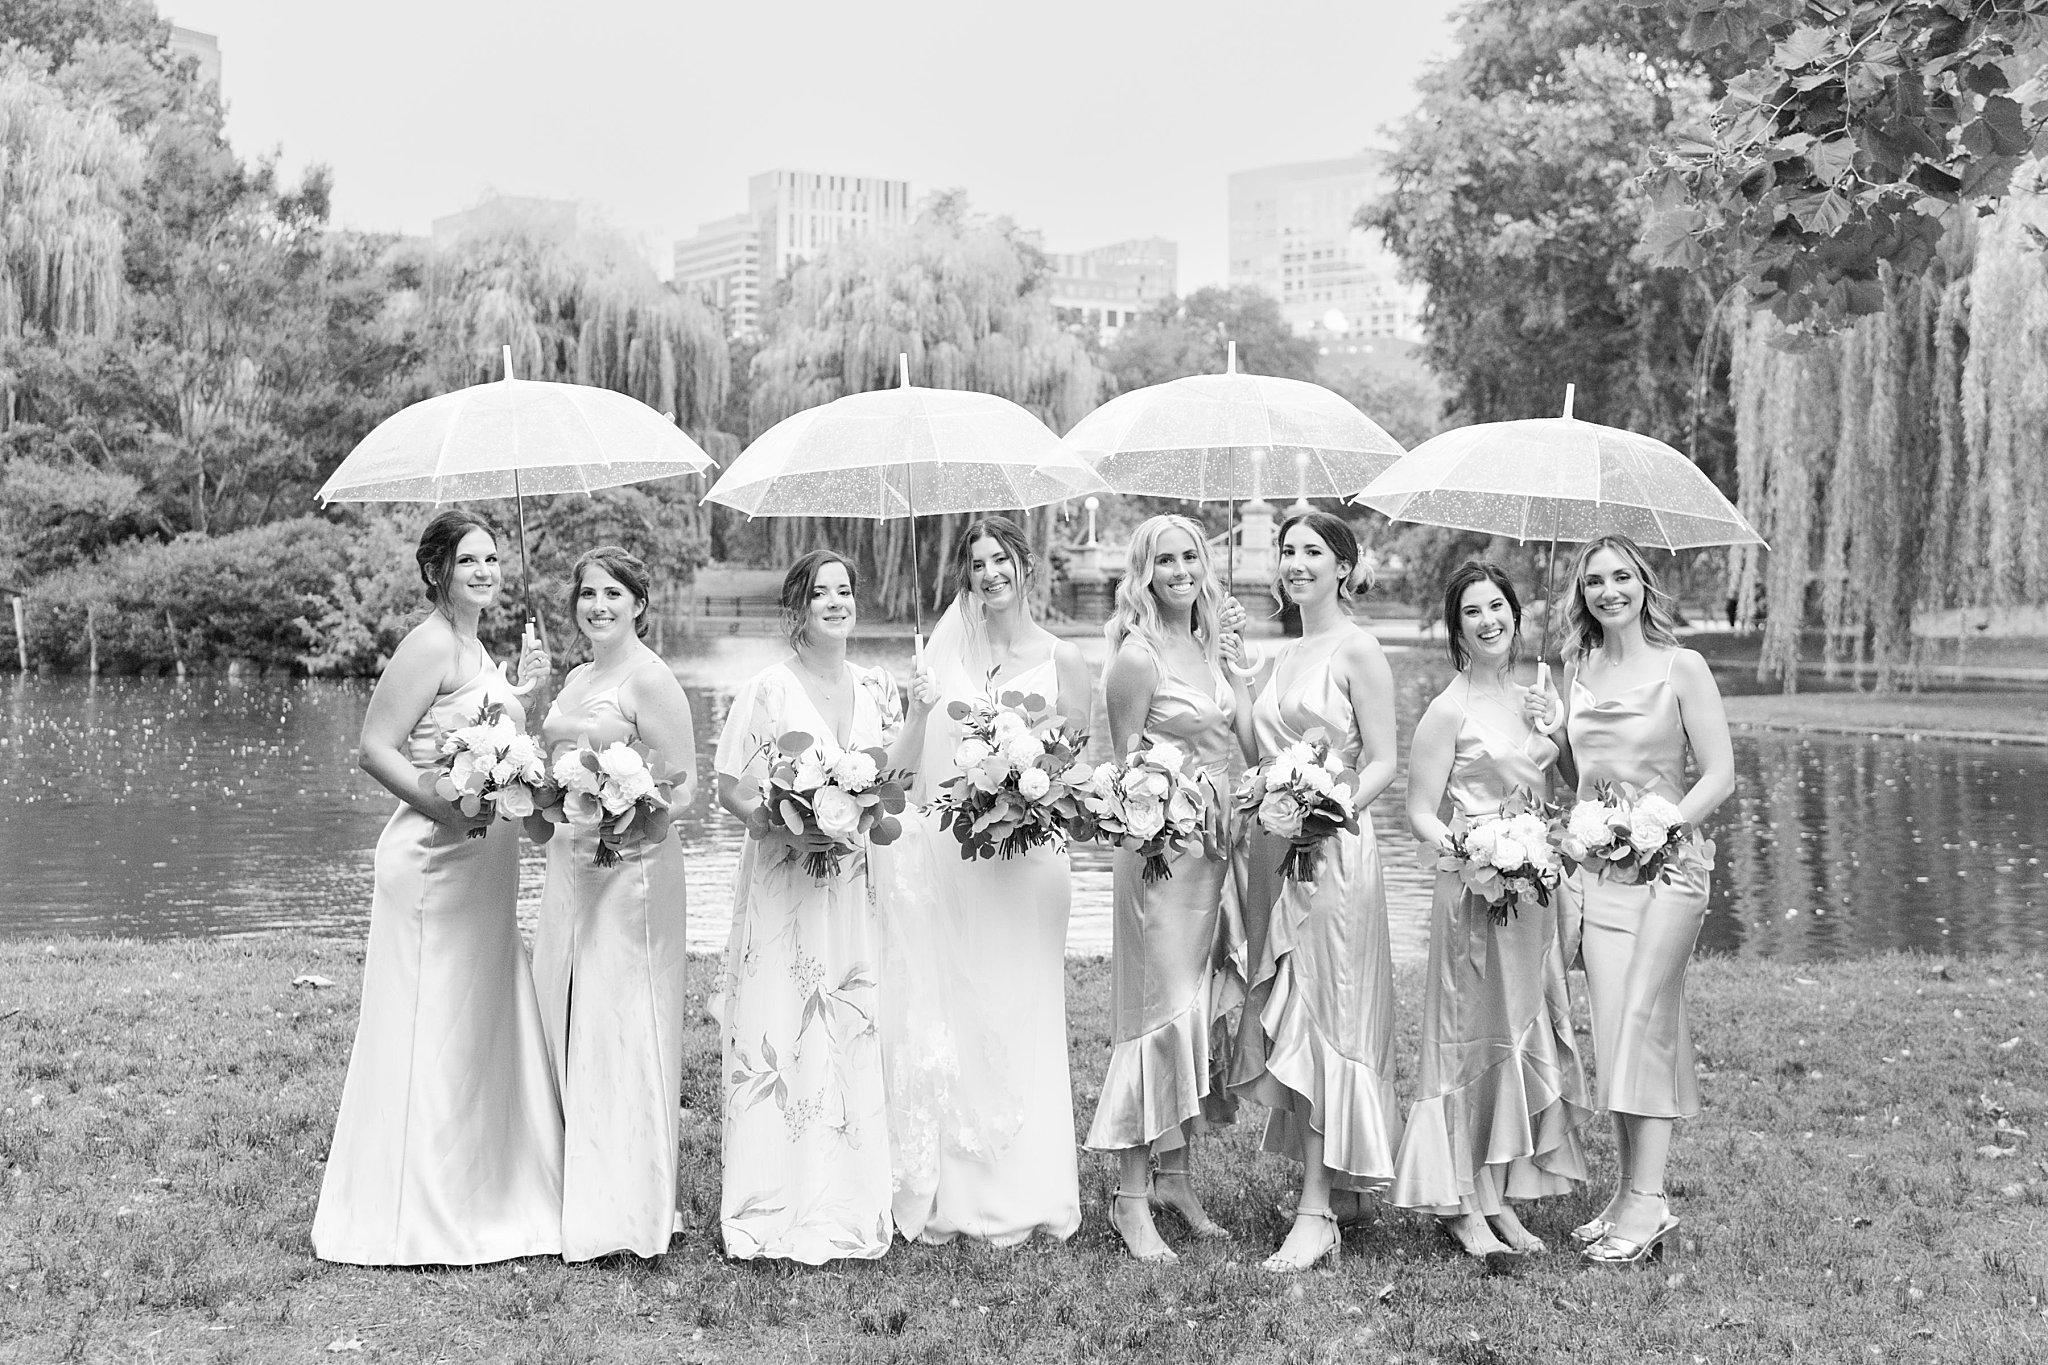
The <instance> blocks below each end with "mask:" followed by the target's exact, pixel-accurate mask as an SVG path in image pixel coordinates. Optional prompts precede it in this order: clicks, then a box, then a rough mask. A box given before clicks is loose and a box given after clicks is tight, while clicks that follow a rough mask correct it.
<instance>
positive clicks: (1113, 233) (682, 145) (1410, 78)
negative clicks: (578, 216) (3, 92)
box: [159, 0, 1458, 291]
mask: <svg viewBox="0 0 2048 1365" xmlns="http://www.w3.org/2000/svg"><path fill="white" fill-rule="evenodd" d="M159 3H160V8H161V10H162V12H163V13H164V15H165V17H166V18H168V19H171V20H172V21H173V22H176V23H179V24H183V25H185V26H186V27H188V28H196V29H200V30H203V31H205V32H209V33H213V34H216V35H218V37H219V39H220V45H221V54H222V61H223V64H224V70H225V75H224V81H223V84H224V86H225V96H226V100H227V107H228V133H229V135H230V137H231V138H232V139H233V141H234V144H235V146H236V148H237V150H238V151H240V152H241V153H243V154H244V155H245V156H256V155H260V154H263V153H265V152H267V151H270V150H273V149H274V150H277V151H279V152H281V153H282V162H283V165H284V167H285V168H286V171H287V173H289V174H293V175H296V173H297V171H298V170H299V168H301V167H303V166H305V165H306V164H308V163H309V162H314V161H324V162H326V163H327V164H328V165H330V166H331V167H333V169H334V173H335V201H334V202H335V217H336V219H337V221H338V222H340V223H341V224H342V225H344V226H348V227H358V228H368V229H384V230H394V231H402V232H414V233H424V232H426V231H427V229H428V226H429V224H430V223H431V222H432V220H433V219H434V218H435V217H437V216H439V215H441V214H444V213H449V212H452V211H454V210H457V209H461V208H466V207H468V206H470V205H472V204H474V203H475V202H477V200H478V199H480V198H482V197H483V196H484V195H485V194H486V193H487V192H488V191H490V190H497V191H499V192H501V193H505V194H529V195H541V196H547V197H554V198H573V199H580V200H583V201H585V202H586V203H589V204H591V205H593V206H595V207H596V208H597V209H598V210H599V212H600V213H601V214H602V215H603V216H604V217H606V218H608V219H609V220H611V221H612V222H613V223H615V224H617V225H618V226H619V227H621V228H624V229H625V230H627V231H628V232H630V233H632V234H634V235H635V236H637V237H640V238H642V239H643V240H645V241H646V242H647V244H648V246H649V250H650V254H652V255H654V256H656V257H658V258H660V259H661V260H663V261H664V262H665V261H666V260H667V258H668V255H669V244H670V243H671V242H672V241H673V240H674V239H675V238H677V237H680V236H688V235H690V234H691V233H692V232H694V231H695V230H696V227H697V225H698V224H699V223H701V222H705V221H708V220H710V219H714V218H720V217H724V216H726V215H729V214H733V213H737V212H739V211H740V210H741V209H742V208H744V207H745V206H746V181H747V177H748V176H749V175H752V174H754V173H755V172H757V171H763V170H771V169H774V168H776V167H789V168H792V169H800V170H812V171H828V172H833V173H840V174H849V175H878V176H888V177H892V178H897V179H906V180H909V181H910V182H911V187H912V191H913V193H915V194H917V195H920V196H922V195H923V194H925V193H927V192H928V191H930V190H933V189H938V188H946V187H955V186H957V187H960V188H963V189H965V190H966V191H967V192H968V195H969V198H970V200H971V202H972V203H973V205H974V206H975V207H976V208H977V209H980V210H983V211H986V212H991V213H1007V214H1009V215H1010V216H1011V217H1013V218H1015V219H1016V220H1017V221H1018V222H1019V223H1021V224H1023V225H1025V226H1027V227H1034V228H1037V229H1039V230H1040V231H1041V232H1042V233H1043V234H1044V238H1045V243H1046V245H1047V247H1049V248H1050V249H1052V250H1055V251H1077V250H1085V249H1087V248H1090V247H1095V246H1101V245H1104V244H1106V243H1109V242H1113V241H1118V240H1121V239H1123V238H1127V237H1144V236H1153V235H1158V236H1163V237H1170V238H1172V239H1173V240H1175V241H1177V242H1178V243H1179V244H1180V262H1181V288H1182V290H1183V291H1186V290H1190V289H1194V288H1196V287H1199V286H1200V285H1203V284H1207V283H1211V282H1220V281H1221V280H1222V279H1223V277H1224V274H1225V270H1226V263H1225V249H1226V243H1225V236H1226V229H1227V224H1226V208H1225V180H1226V177H1227V176H1228V175H1229V173H1230V172H1232V171H1235V170H1246V169H1250V168H1252V167H1256V166H1263V165H1271V164H1274V163H1278V162H1286V161H1312V160H1319V159H1322V158H1326V157H1338V156H1347V155H1350V154H1351V153H1353V152H1355V151H1357V150H1358V149H1359V148H1361V147H1364V146H1367V145H1370V144H1374V143H1383V142H1384V138H1383V137H1381V136H1380V130H1381V129H1382V128H1384V127H1386V126H1387V125H1388V124H1390V123H1392V122H1394V121H1396V120H1397V119H1399V118H1400V117H1401V116H1402V115H1403V114H1405V113H1406V112H1407V111H1408V110H1410V109H1411V108H1412V107H1413V105H1414V102H1415V93H1414V82H1415V78H1416V76H1417V75H1418V74H1419V73H1420V72H1421V70H1422V69H1423V67H1424V65H1425V64H1426V63H1428V62H1429V61H1431V60H1434V59H1439V58H1441V57H1443V56H1444V55H1446V53H1447V52H1448V51H1449V47H1450V35H1451V29H1450V21H1449V14H1450V12H1451V11H1452V10H1453V9H1454V8H1455V7H1456V5H1457V3H1458V0H1398V2H1397V3H1395V2H1390V0H1235V2H1234V3H1229V4H1220V3H1216V2H1215V0H1178V2H1177V3H1174V2H1169V0H1032V2H1029V3H1025V2H1022V0H1020V2H1019V3H1013V4H1000V5H998V4H987V3H977V2H976V0H900V2H899V3H861V0H730V2H729V3H724V4H718V5H711V4H705V3H702V2H701V0H580V3H572V4H563V3H560V0H553V2H552V3H546V4H542V3H536V2H535V0H497V3H490V4H482V3H473V2H472V0H406V2H403V3H401V2H400V0H352V3H349V4H346V5H325V4H323V5H312V4H303V3H293V2H292V0H159ZM571 15H574V16H575V17H573V18H571V17H569V16H571ZM665 269H666V267H665V266H664V273H665Z"/></svg>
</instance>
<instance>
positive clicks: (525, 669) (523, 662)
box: [519, 621, 555, 691]
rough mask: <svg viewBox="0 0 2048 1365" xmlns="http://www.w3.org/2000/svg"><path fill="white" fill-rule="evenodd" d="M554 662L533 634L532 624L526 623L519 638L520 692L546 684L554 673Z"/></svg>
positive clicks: (538, 637) (537, 636) (537, 637)
mask: <svg viewBox="0 0 2048 1365" xmlns="http://www.w3.org/2000/svg"><path fill="white" fill-rule="evenodd" d="M554 667H555V661H554V660H553V659H552V658H550V657H548V652H547V650H546V648H545V647H543V646H542V644H541V642H540V636H539V635H537V634H535V633H534V629H533V622H531V621H528V622H527V623H526V630H525V631H524V632H523V633H522V634H521V635H520V637H519V687H520V690H521V691H526V690H529V689H531V688H533V687H534V686H535V685H536V684H539V683H543V682H546V681H547V679H548V675H549V674H550V673H552V672H553V671H554Z"/></svg>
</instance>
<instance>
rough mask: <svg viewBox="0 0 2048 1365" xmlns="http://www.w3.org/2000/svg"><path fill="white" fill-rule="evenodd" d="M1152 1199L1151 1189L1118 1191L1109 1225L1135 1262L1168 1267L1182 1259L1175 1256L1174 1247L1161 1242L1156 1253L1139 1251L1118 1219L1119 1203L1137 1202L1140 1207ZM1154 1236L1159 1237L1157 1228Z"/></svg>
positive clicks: (1112, 1206) (1111, 1209)
mask: <svg viewBox="0 0 2048 1365" xmlns="http://www.w3.org/2000/svg"><path fill="white" fill-rule="evenodd" d="M1151 1198H1152V1191H1150V1190H1149V1189H1146V1190H1118V1191H1117V1192H1116V1194H1115V1195H1114V1197H1113V1202H1112V1203H1111V1206H1110V1215H1109V1225H1110V1226H1111V1227H1113V1228H1115V1229H1116V1235H1117V1236H1118V1237H1119V1238H1121V1239H1122V1241H1123V1244H1124V1250H1125V1251H1128V1252H1130V1253H1131V1258H1132V1259H1133V1260H1137V1261H1143V1262H1145V1263H1147V1264H1150V1265H1167V1264H1170V1263H1172V1262H1174V1261H1178V1260H1179V1259H1180V1257H1178V1256H1176V1255H1174V1254H1173V1248H1172V1247H1170V1246H1168V1245H1166V1243H1164V1242H1161V1243H1160V1244H1159V1248H1158V1250H1156V1251H1144V1252H1141V1251H1139V1250H1138V1248H1137V1247H1135V1246H1133V1245H1132V1244H1131V1235H1130V1234H1129V1233H1127V1232H1125V1231H1124V1227H1123V1224H1122V1223H1120V1222H1118V1221H1117V1217H1116V1204H1117V1203H1120V1202H1121V1201H1123V1200H1126V1199H1129V1200H1133V1201H1135V1202H1137V1203H1138V1204H1140V1205H1145V1204H1148V1203H1149V1202H1150V1200H1151ZM1152 1235H1153V1236H1154V1237H1157V1236H1158V1235H1159V1230H1158V1229H1157V1228H1154V1229H1153V1231H1152Z"/></svg>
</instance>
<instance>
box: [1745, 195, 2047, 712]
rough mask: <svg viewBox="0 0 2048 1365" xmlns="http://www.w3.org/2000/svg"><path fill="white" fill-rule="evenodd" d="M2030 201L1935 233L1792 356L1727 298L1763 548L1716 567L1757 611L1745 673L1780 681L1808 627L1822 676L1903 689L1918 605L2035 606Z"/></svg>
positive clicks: (2036, 217) (2036, 266)
mask: <svg viewBox="0 0 2048 1365" xmlns="http://www.w3.org/2000/svg"><path fill="white" fill-rule="evenodd" d="M2043 221H2048V199H2043V198H2039V197H2031V196H2030V197H2022V198H2016V199H2014V200H2012V201H2010V202H2009V203H2008V205H2007V207H2006V208H2005V209H2004V210H2002V211H2001V212H2000V213H1998V214H1996V215H1994V216H1993V217H1991V218H1989V219H1987V220H1985V224H1984V226H1982V227H1981V228H1979V229H1977V230H1974V231H1973V230H1971V229H1969V228H1968V227H1967V226H1965V227H1964V228H1963V229H1961V230H1951V232H1950V233H1949V234H1948V235H1947V236H1946V237H1945V238H1944V241H1943V246H1942V253H1941V255H1940V257H1939V258H1938V259H1937V260H1936V261H1935V263H1934V265H1933V266H1932V267H1930V268H1929V269H1928V270H1926V271H1924V272H1922V273H1921V274H1919V275H1918V276H1915V277H1907V276H1904V275H1901V274H1898V273H1894V272H1890V271H1884V272H1881V274H1880V283H1881V285H1882V287H1883V289H1884V306H1883V308H1882V309H1881V310H1879V311H1877V312H1876V313H1873V314H1871V315H1869V316H1866V317H1863V318H1862V319H1860V320H1859V321H1857V322H1856V323H1855V324H1854V325H1853V326H1851V327H1849V328H1846V329H1844V330H1843V331H1840V332H1838V333H1836V334H1835V335H1833V336H1831V337H1829V338H1827V339H1825V340H1824V341H1820V342H1818V343H1813V344H1806V345H1801V344H1799V339H1797V338H1794V337H1792V336H1790V335H1789V334H1788V332H1787V331H1786V329H1785V328H1784V326H1783V325H1782V324H1780V323H1779V322H1778V321H1777V320H1776V319H1775V318H1774V317H1772V316H1771V315H1770V314H1769V313H1765V312H1760V311H1759V312H1751V311H1750V310H1749V305H1748V303H1747V302H1746V301H1744V302H1737V303H1735V304H1734V305H1732V306H1731V314H1730V325H1731V326H1732V328H1733V330H1734V343H1733V352H1734V360H1733V363H1732V365H1731V370H1730V377H1731V387H1732V391H1733V393H1734V396H1735V400H1736V446H1737V477H1738V481H1739V484H1740V488H1741V502H1742V506H1743V510H1744V512H1745V513H1746V514H1748V515H1749V516H1750V518H1751V519H1752V521H1754V522H1755V523H1756V526H1757V529H1758V530H1759V531H1761V532H1762V533H1763V534H1764V536H1765V537H1766V538H1768V539H1769V540H1770V542H1771V552H1770V553H1769V554H1768V555H1762V554H1759V553H1757V552H1755V551H1748V552H1742V553H1738V554H1736V555H1735V556H1733V558H1732V561H1731V565H1732V569H1733V574H1734V578H1733V584H1732V586H1733V589H1734V591H1735V592H1736V594H1737V596H1738V597H1739V599H1740V600H1741V604H1742V609H1743V610H1744V611H1745V612H1748V611H1750V610H1751V608H1752V606H1754V605H1759V604H1760V605H1761V606H1763V608H1764V609H1765V610H1766V612H1767V614H1768V618H1769V619H1768V623H1767V625H1766V628H1765V632H1764V648H1763V658H1762V661H1761V663H1760V666H1759V676H1760V677H1763V678H1772V677H1776V678H1780V679H1782V680H1783V681H1784V683H1785V685H1786V686H1787V688H1788V689H1789V688H1791V687H1792V686H1794V685H1795V684H1796V676H1797V673H1796V670H1797V664H1798V659H1799V645H1800V636H1801V633H1802V631H1803V629H1804V628H1805V627H1807V626H1808V625H1809V624H1812V623H1817V624H1818V626H1819V627H1820V629H1821V630H1822V632H1823V633H1824V638H1825V644H1824V646H1823V649H1822V657H1823V660H1824V661H1825V662H1826V664H1827V666H1828V668H1829V671H1830V672H1831V673H1832V672H1834V671H1835V669H1836V667H1837V666H1838V665H1839V664H1841V663H1843V662H1848V661H1854V662H1859V663H1868V664H1870V665H1872V666H1873V669H1874V673H1875V679H1876V685H1877V687H1878V688H1880V689H1888V688H1891V687H1895V686H1898V685H1899V684H1900V683H1902V682H1912V681H1917V679H1918V677H1919V672H1918V669H1919V668H1920V666H1921V665H1922V664H1923V663H1924V662H1925V661H1926V660H1925V644H1924V637H1921V636H1916V635H1915V633H1914V631H1913V621H1914V617H1915V615H1916V614H1917V613H1921V612H1926V611H1937V610H1954V609H1957V608H1992V607H2008V606H2014V605H2018V604H2022V603H2039V602H2042V601H2044V600H2048V262H2044V259H2043V257H2042V255H2041V252H2040V250H2039V248H2038V246H2037V244H2036V238H2035V234H2036V233H2037V232H2038V231H2039V228H2040V225H2041V223H2042V222H2043Z"/></svg>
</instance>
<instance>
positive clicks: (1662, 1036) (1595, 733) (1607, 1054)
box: [1567, 649, 1707, 1118]
mask: <svg viewBox="0 0 2048 1365" xmlns="http://www.w3.org/2000/svg"><path fill="white" fill-rule="evenodd" d="M1677 658H1678V651H1677V650H1675V649H1674V650H1672V651H1671V656H1670V658H1669V659H1667V660H1666V661H1665V665H1664V672H1663V674H1662V676H1660V677H1656V678H1651V679H1649V680H1648V681H1646V682H1642V683H1638V684H1636V685H1635V686H1633V687H1628V688H1623V689H1622V690H1621V691H1620V692H1618V693H1616V694H1615V695H1614V696H1612V697H1609V698H1606V699H1604V700H1603V699H1601V698H1600V697H1598V696H1597V695H1595V694H1594V693H1593V692H1592V691H1591V690H1590V689H1588V688H1587V686H1586V685H1585V683H1583V682H1581V681H1579V680H1578V679H1576V678H1574V680H1573V682H1572V688H1571V694H1572V695H1571V715H1570V719H1569V721H1568V722H1567V724H1568V725H1569V727H1570V730H1569V733H1570V736H1571V745H1572V756H1573V758H1574V759H1575V760H1576V761H1577V763H1578V766H1579V797H1580V799H1581V800H1585V799H1589V798H1590V797H1591V796H1592V795H1593V787H1594V784H1595V783H1597V782H1602V781H1607V782H1628V783H1631V784H1633V785H1635V786H1637V787H1640V788H1645V789H1648V790H1650V791H1654V792H1656V793H1657V794H1658V795H1660V796H1663V797H1665V798H1667V799H1669V800H1671V801H1677V800H1678V799H1679V798H1680V797H1681V796H1683V795H1684V794H1685V791H1686V782H1685V755H1686V747H1685V724H1684V721H1683V719H1682V718H1681V716H1680V714H1679V709H1678V693H1677V691H1676V690H1674V689H1673V687H1672V686H1671V666H1672V664H1673V663H1675V662H1676V661H1677ZM1574 880H1575V882H1576V890H1577V893H1578V897H1579V901H1580V904H1581V905H1582V906H1583V907H1584V924H1583V935H1584V937H1583V939H1582V940H1581V945H1580V947H1581V951H1582V952H1583V954H1584V956H1585V963H1586V993H1587V995H1588V997H1589V998H1590V1001H1591V1004H1592V1011H1593V1068H1594V1077H1595V1081H1596V1083H1597V1087H1598V1088H1597V1095H1598V1101H1599V1105H1600V1107H1601V1108H1602V1109H1608V1110H1612V1111H1614V1112H1616V1113H1622V1114H1639V1115H1643V1116H1646V1117H1650V1118H1691V1117H1693V1116H1694V1115H1696V1114H1698V1113H1699V1111H1700V1092H1699V1082H1698V1080H1697V1078H1696V1077H1695V1075H1694V1062H1693V1049H1692V1031H1691V1029H1690V1027H1689V1026H1688V1024H1687V1021H1686V1014H1685V968H1686V963H1687V962H1688V961H1690V960H1691V957H1692V949H1693V943H1694V941H1695V940H1696V939H1697V938H1698V937H1699V932H1700V924H1701V923H1702V921H1704V920H1705V919H1706V915H1707V871H1706V869H1705V868H1704V867H1700V866H1691V867H1687V868H1685V869H1683V870H1679V871H1675V872H1673V874H1672V876H1671V878H1670V879H1669V880H1667V881H1661V882H1657V883H1655V884H1654V885H1650V886H1640V885H1639V886H1624V885H1620V884H1617V883H1614V882H1609V881H1604V880H1602V879H1600V878H1598V877H1594V876H1590V875H1582V876H1580V877H1577V878H1575V879H1574Z"/></svg>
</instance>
